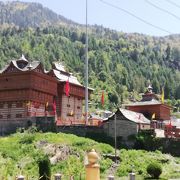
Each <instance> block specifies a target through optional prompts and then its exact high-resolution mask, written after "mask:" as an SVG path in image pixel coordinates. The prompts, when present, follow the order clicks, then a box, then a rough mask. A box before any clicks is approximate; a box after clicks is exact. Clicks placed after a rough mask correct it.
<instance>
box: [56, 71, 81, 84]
mask: <svg viewBox="0 0 180 180" xmlns="http://www.w3.org/2000/svg"><path fill="white" fill-rule="evenodd" d="M53 72H54V75H55V76H56V77H57V79H58V80H59V81H61V82H66V81H67V80H68V79H69V83H72V84H76V85H79V86H82V85H81V83H80V82H79V81H78V80H77V78H76V77H75V76H73V75H69V76H67V75H65V74H63V73H61V72H60V71H58V70H55V69H53Z"/></svg>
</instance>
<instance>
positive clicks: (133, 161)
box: [0, 133, 180, 179]
mask: <svg viewBox="0 0 180 180" xmlns="http://www.w3.org/2000/svg"><path fill="white" fill-rule="evenodd" d="M39 141H43V142H48V143H49V144H55V145H59V146H64V147H68V148H69V149H70V154H69V155H67V157H65V160H62V161H59V162H58V163H57V164H56V165H53V166H52V174H54V173H56V172H61V173H62V174H64V179H66V178H65V177H68V176H69V175H72V174H73V175H75V177H77V178H75V179H79V175H80V174H81V175H82V177H83V176H84V156H85V152H86V151H88V150H90V149H92V148H94V149H96V150H97V152H98V153H99V154H100V156H101V160H100V164H101V174H102V176H105V174H106V170H107V169H108V168H109V167H110V166H111V164H112V161H111V160H109V159H104V158H103V157H102V154H104V153H108V154H109V153H113V148H112V147H111V146H109V145H107V144H102V143H97V142H95V141H93V140H90V139H86V138H81V137H77V136H75V135H68V134H62V133H59V134H54V133H44V134H42V133H35V134H27V133H21V134H20V133H16V134H14V135H11V136H9V137H4V138H0V176H5V177H14V176H15V175H17V174H19V173H20V170H19V169H18V165H20V166H21V167H22V173H23V174H24V175H26V176H27V175H28V177H32V176H34V178H32V179H37V176H38V167H37V164H36V159H37V157H38V156H39V154H40V151H42V149H37V142H39ZM49 156H51V155H49ZM120 157H121V160H122V162H121V164H120V167H119V168H118V170H117V175H118V176H126V175H127V174H128V171H130V170H131V168H132V167H131V166H132V165H134V166H135V167H134V169H135V171H136V172H137V173H139V174H142V175H143V176H146V173H145V169H146V166H147V164H148V163H149V162H150V161H153V160H157V161H159V162H161V163H162V164H163V175H162V177H166V178H168V177H180V169H178V168H179V167H180V166H178V165H180V159H179V158H174V157H172V156H170V155H163V154H161V153H160V152H146V151H135V150H129V151H127V150H121V151H120ZM0 179H1V177H0ZM82 179H83V178H82Z"/></svg>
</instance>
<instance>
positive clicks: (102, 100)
mask: <svg viewBox="0 0 180 180" xmlns="http://www.w3.org/2000/svg"><path fill="white" fill-rule="evenodd" d="M101 104H102V106H104V91H102V95H101Z"/></svg>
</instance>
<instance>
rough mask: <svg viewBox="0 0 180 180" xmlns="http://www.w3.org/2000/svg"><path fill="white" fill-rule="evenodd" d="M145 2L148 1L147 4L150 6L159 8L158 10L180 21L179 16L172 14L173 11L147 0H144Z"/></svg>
mask: <svg viewBox="0 0 180 180" xmlns="http://www.w3.org/2000/svg"><path fill="white" fill-rule="evenodd" d="M145 2H146V3H148V4H150V5H151V6H153V7H155V8H156V9H158V10H160V11H162V12H165V13H167V14H169V15H171V16H173V17H174V18H176V19H177V20H179V21H180V17H179V16H176V14H174V13H172V12H170V11H168V10H166V9H163V8H161V7H159V6H157V5H155V4H153V3H152V2H150V1H149V0H145Z"/></svg>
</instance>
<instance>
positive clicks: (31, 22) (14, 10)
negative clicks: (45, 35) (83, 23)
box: [0, 1, 77, 28]
mask: <svg viewBox="0 0 180 180" xmlns="http://www.w3.org/2000/svg"><path fill="white" fill-rule="evenodd" d="M0 24H1V25H11V26H18V27H21V28H26V27H46V26H56V25H60V24H72V25H76V24H77V23H75V22H73V21H71V20H69V19H67V18H65V17H63V16H61V15H58V14H56V13H55V12H53V11H52V10H50V9H48V8H46V7H43V6H42V5H41V4H39V3H34V2H32V3H31V2H30V3H29V2H20V1H11V2H2V1H0Z"/></svg>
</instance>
